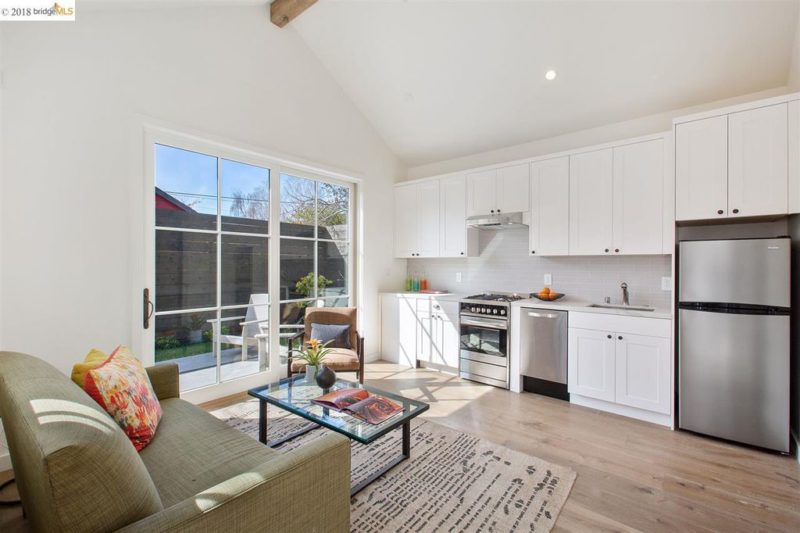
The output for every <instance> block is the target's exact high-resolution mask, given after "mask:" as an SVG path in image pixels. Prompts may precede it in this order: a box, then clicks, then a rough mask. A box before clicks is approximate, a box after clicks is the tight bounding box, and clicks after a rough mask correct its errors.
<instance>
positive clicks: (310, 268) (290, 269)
mask: <svg viewBox="0 0 800 533" xmlns="http://www.w3.org/2000/svg"><path fill="white" fill-rule="evenodd" d="M315 281H316V276H315V275H314V241H305V240H298V239H281V300H299V299H302V298H313V297H314V296H315V294H314V283H315Z"/></svg>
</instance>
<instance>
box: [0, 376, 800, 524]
mask: <svg viewBox="0 0 800 533" xmlns="http://www.w3.org/2000/svg"><path fill="white" fill-rule="evenodd" d="M367 380H368V382H369V383H370V384H372V385H375V386H377V387H381V388H384V389H386V390H392V391H396V392H399V393H401V394H404V395H406V396H408V397H412V398H417V399H420V400H423V401H426V402H428V403H430V404H431V408H430V410H429V411H428V412H426V413H424V414H423V415H422V416H424V417H426V418H428V419H430V420H432V421H434V422H437V423H439V424H443V425H446V426H449V427H451V428H454V429H458V430H461V431H465V432H469V433H473V434H475V435H479V436H481V437H483V438H486V439H488V440H491V441H494V442H497V443H499V444H503V445H505V446H507V447H509V448H513V449H515V450H519V451H521V452H524V453H528V454H531V455H535V456H537V457H540V458H542V459H545V460H547V461H551V462H554V463H558V464H561V465H565V466H569V467H571V468H573V469H574V470H575V471H576V472H577V473H578V479H577V481H576V482H575V485H574V487H573V489H572V493H571V494H570V497H569V499H568V500H567V503H566V505H565V507H564V509H563V511H562V512H561V515H560V517H559V519H558V522H557V524H556V530H557V531H636V530H638V531H678V530H680V531H726V532H727V531H795V532H796V531H800V465H798V464H797V462H796V461H795V460H794V459H792V458H789V457H784V456H780V455H776V454H770V453H766V452H762V451H756V450H752V449H749V448H746V447H740V446H736V445H733V444H728V443H724V442H720V441H716V440H712V439H707V438H703V437H699V436H696V435H692V434H689V433H685V432H679V431H670V430H669V429H666V428H662V427H660V426H655V425H652V424H647V423H644V422H639V421H636V420H630V419H627V418H624V417H619V416H616V415H611V414H606V413H602V412H599V411H594V410H592V409H587V408H584V407H579V406H575V405H570V404H569V403H566V402H561V401H558V400H553V399H550V398H546V397H544V396H538V395H534V394H514V393H510V392H508V391H503V390H499V389H495V388H493V387H487V386H482V385H478V384H475V383H471V382H468V381H463V380H460V379H458V378H456V377H454V376H450V375H448V374H442V373H439V372H434V371H428V370H409V369H403V368H401V367H398V366H397V365H392V364H389V363H372V364H369V365H368V367H367ZM243 398H245V396H244V395H239V396H235V397H231V398H226V399H224V400H218V401H215V402H211V403H209V404H206V407H207V408H208V409H212V408H217V407H221V406H224V405H228V404H230V403H234V402H236V401H240V400H241V399H243ZM412 456H413V450H412ZM0 479H2V475H0ZM19 528H20V523H19V511H18V510H17V509H13V510H8V509H4V508H2V507H0V531H13V530H20V529H19Z"/></svg>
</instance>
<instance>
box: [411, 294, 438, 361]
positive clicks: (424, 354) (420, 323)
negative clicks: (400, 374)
mask: <svg viewBox="0 0 800 533" xmlns="http://www.w3.org/2000/svg"><path fill="white" fill-rule="evenodd" d="M415 309H416V321H417V331H416V338H417V348H416V353H417V362H420V363H429V362H430V361H431V351H432V343H433V339H434V325H433V316H432V314H431V301H430V300H429V299H428V298H417V301H416V306H415Z"/></svg>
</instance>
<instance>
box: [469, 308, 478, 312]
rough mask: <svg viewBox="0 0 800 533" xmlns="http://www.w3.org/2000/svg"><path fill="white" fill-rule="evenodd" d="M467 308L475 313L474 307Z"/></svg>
mask: <svg viewBox="0 0 800 533" xmlns="http://www.w3.org/2000/svg"><path fill="white" fill-rule="evenodd" d="M469 310H470V311H471V312H473V313H475V312H476V311H477V309H475V308H474V307H470V308H469Z"/></svg>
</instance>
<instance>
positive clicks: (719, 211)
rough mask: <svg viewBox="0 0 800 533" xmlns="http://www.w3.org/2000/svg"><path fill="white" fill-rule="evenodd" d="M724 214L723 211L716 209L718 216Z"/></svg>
mask: <svg viewBox="0 0 800 533" xmlns="http://www.w3.org/2000/svg"><path fill="white" fill-rule="evenodd" d="M724 212H725V211H723V210H722V209H717V214H718V215H721V214H722V213H724Z"/></svg>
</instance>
